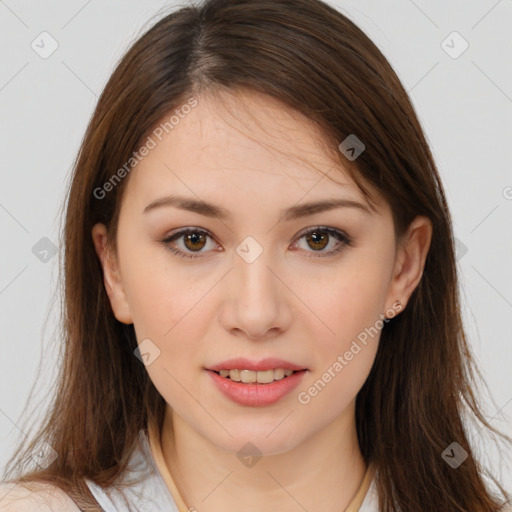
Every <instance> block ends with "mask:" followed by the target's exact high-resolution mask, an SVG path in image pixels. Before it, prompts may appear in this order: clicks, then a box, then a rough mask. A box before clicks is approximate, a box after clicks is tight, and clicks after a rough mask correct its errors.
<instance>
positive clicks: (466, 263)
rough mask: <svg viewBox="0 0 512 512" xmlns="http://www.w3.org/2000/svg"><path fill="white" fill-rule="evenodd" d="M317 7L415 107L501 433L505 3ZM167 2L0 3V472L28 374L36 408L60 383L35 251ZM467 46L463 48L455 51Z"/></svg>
mask: <svg viewBox="0 0 512 512" xmlns="http://www.w3.org/2000/svg"><path fill="white" fill-rule="evenodd" d="M330 3H331V4H333V5H335V6H337V7H338V8H339V9H340V10H341V11H342V12H344V13H345V14H346V15H348V17H349V18H351V19H352V20H353V21H355V22H356V23H357V24H358V25H359V26H360V27H361V28H362V29H363V30H364V31H365V32H366V33H367V34H368V35H369V36H370V37H371V38H372V39H373V41H374V42H375V43H376V44H377V45H378V46H379V47H380V48H381V50H382V51H383V53H384V54H385V55H386V57H387V58H388V59H389V61H390V63H391V65H392V66H393V67H394V68H395V70H396V71H397V73H398V75H399V77H400V79H401V80H402V82H403V83H404V85H405V87H406V89H407V90H408V91H409V94H410V96H411V98H412V101H413V103H414V105H415V108H416V109H417V112H418V114H419V117H420V120H421V123H422V125H423V127H424V130H425V132H426V135H427V138H428V140H429V142H430V144H431V146H432V149H433V152H434V157H435V158H436V161H437V163H438V166H439V169H440V172H441V176H442V179H443V181H444V184H445V187H446V192H447V196H448V201H449V206H450V209H451V213H452V215H453V220H454V231H455V235H456V237H457V239H458V240H459V241H460V242H459V251H458V258H459V263H458V264H459V269H460V278H461V290H462V293H463V308H464V318H465V321H466V326H467V329H468V333H469V334H470V339H471V345H472V349H473V352H474V354H475V356H476V359H477V362H478V365H479V368H480V370H481V371H482V374H483V376H484V378H485V380H486V382H487V384H488V387H489V392H490V395H491V396H492V398H493V400H491V399H490V398H489V395H488V394H487V393H485V388H484V393H483V395H482V400H483V401H484V403H485V414H486V416H487V417H488V419H489V420H490V421H491V422H492V424H493V425H495V426H496V427H498V428H500V429H502V430H506V431H507V433H509V434H510V433H511V432H512V421H511V416H512V375H511V361H512V335H511V328H510V324H509V323H508V322H509V319H510V318H511V317H512V271H511V267H510V263H511V261H512V258H511V255H512V239H511V238H512V237H511V234H512V231H511V225H512V222H511V219H512V171H511V161H512V158H511V157H512V144H511V140H512V67H511V66H512V64H511V63H512V58H511V57H512V30H511V27H512V0H499V1H496V0H478V1H471V2H468V1H467V0H454V1H450V2H446V1H441V0H435V1H427V0H414V1H413V0H388V1H376V0H375V1H370V0H353V1H346V2H330ZM173 5H177V3H173V2H164V1H157V0H152V1H144V2H142V1H135V0H130V1H126V0H124V1H121V0H108V1H105V0H103V1H99V0H89V1H85V0H67V1H64V0H59V1H57V0H53V1H45V2H41V1H36V0H31V1H28V0H27V1H21V0H7V1H0V44H1V46H0V52H1V66H0V116H1V120H2V122H1V133H0V148H1V155H2V162H1V166H0V169H1V170H0V172H1V188H0V227H1V234H2V236H1V249H0V254H1V265H0V332H1V337H0V342H1V349H2V357H1V359H0V389H1V396H0V468H3V466H4V464H5V462H6V461H7V456H8V455H11V446H12V443H13V441H14V440H15V439H17V437H18V436H21V437H23V436H24V435H25V434H26V433H28V430H27V427H26V425H25V423H24V421H26V418H22V417H21V416H20V415H21V412H22V409H23V406H24V405H25V402H26V399H27V397H28V394H29V392H30V389H31V387H32V385H33V384H34V379H35V377H36V375H37V373H38V369H39V371H40V378H39V379H40V380H39V381H38V382H37V394H36V395H35V396H36V398H35V400H36V402H35V403H37V401H38V400H43V402H42V403H43V404H44V403H45V402H44V399H45V397H46V396H47V393H48V389H49V388H50V387H51V382H52V379H53V378H55V375H56V371H57V367H56V360H57V359H56V358H57V354H58V351H59V342H58V332H57V331H56V325H57V322H58V302H57V301H55V298H54V294H53V291H54V289H55V286H56V277H57V273H58V265H59V255H58V254H56V255H55V256H53V257H52V253H51V252H48V253H44V251H43V250H44V249H45V248H48V247H51V245H50V244H49V242H48V241H47V240H43V241H42V242H41V239H43V238H44V237H46V238H48V239H49V240H50V241H51V243H52V244H55V245H56V246H58V245H59V238H60V235H59V230H60V222H61V220H60V219H61V214H60V206H61V204H62V202H63V199H64V192H65V187H66V184H67V180H68V178H69V173H70V170H71V166H72V163H73V159H74V157H75V155H76V153H77V151H78V148H79V144H80V142H81V138H82V136H83V134H84V131H85V128H86V124H87V122H88V120H89V117H90V115H91V114H92V111H93V108H94V106H95V103H96V100H97V97H98V96H99V94H100V92H101V90H102V88H103V86H104V85H105V83H106V81H107V79H108V76H109V75H110V73H111V72H112V70H113V67H114V65H115V63H116V62H117V61H118V59H119V58H120V57H121V55H122V54H123V53H124V52H125V50H126V49H127V48H128V46H129V45H130V43H131V42H132V41H133V40H134V39H135V38H136V37H137V36H138V35H140V31H141V30H142V29H145V28H147V27H148V26H149V25H151V24H152V23H153V21H155V19H153V20H152V21H151V22H150V19H151V18H152V16H153V15H155V14H157V13H158V12H159V11H160V9H161V8H162V7H166V6H167V8H169V7H172V6H173ZM167 10H168V9H167ZM44 31H47V32H48V33H49V34H51V37H52V38H54V39H55V40H56V41H57V43H58V48H57V50H56V51H55V52H54V53H53V54H52V55H50V56H49V57H48V58H46V59H44V58H42V57H41V56H40V54H38V53H36V51H35V50H34V49H33V48H32V47H31V44H32V42H33V41H35V42H34V45H36V44H38V45H39V47H40V48H39V52H41V51H43V48H41V47H42V46H43V43H41V37H42V36H40V34H41V33H42V32H44ZM453 31H457V32H458V33H459V34H460V36H461V37H462V38H463V39H460V38H458V36H453V35H451V36H450V34H452V32H453ZM448 36H450V37H448ZM45 37H47V36H45ZM447 37H448V39H446V38H447ZM464 40H465V41H467V43H468V44H469V47H468V48H467V50H466V51H464V52H463V53H462V54H460V55H458V54H459V53H460V52H461V50H463V49H464ZM443 41H445V43H443ZM49 48H51V47H50V40H49V39H45V40H44V49H45V51H47V50H48V49H49ZM449 53H451V56H450V55H449ZM454 57H457V58H454ZM36 244H38V245H36ZM34 247H36V248H35V249H34V250H33V248H34ZM46 260H47V261H46ZM52 304H53V306H52ZM48 315H49V316H48ZM47 317H48V318H49V320H48V322H47V324H46V323H45V320H46V318H47ZM45 327H46V328H45ZM42 355H43V357H42V360H41V362H42V366H41V367H40V368H38V364H39V362H40V358H41V356H42ZM42 410H43V411H44V407H43V409H42ZM39 414H40V413H39ZM28 419H29V420H30V419H31V418H30V417H29V418H28ZM32 419H33V418H32ZM472 440H473V442H474V444H475V447H476V448H477V449H479V450H480V451H481V456H483V457H484V462H485V463H487V464H489V465H491V466H492V467H493V470H494V471H495V472H496V473H497V474H498V476H499V477H500V478H501V479H502V481H503V482H504V483H505V484H506V486H507V487H508V489H512V471H511V470H510V460H509V459H510V453H508V454H507V456H508V459H507V460H505V461H501V462H502V464H503V465H505V464H507V465H508V470H507V469H506V467H505V466H502V467H501V472H502V473H503V474H501V473H500V466H499V462H500V458H499V457H498V453H497V450H496V449H495V448H494V447H493V446H494V445H490V444H489V443H488V442H487V441H486V439H485V438H484V436H483V435H482V432H479V431H478V430H477V429H475V430H474V431H473V432H472ZM502 455H503V454H502ZM487 460H488V462H487Z"/></svg>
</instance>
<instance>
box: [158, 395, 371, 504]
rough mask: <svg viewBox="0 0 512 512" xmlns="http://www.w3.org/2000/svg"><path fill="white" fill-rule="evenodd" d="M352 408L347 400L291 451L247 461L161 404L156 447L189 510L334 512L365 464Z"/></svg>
mask: <svg viewBox="0 0 512 512" xmlns="http://www.w3.org/2000/svg"><path fill="white" fill-rule="evenodd" d="M354 406H355V402H352V404H351V406H350V407H348V408H347V409H346V410H345V411H344V413H343V415H342V416H341V417H339V418H337V419H335V420H334V421H333V422H332V423H330V424H329V425H328V426H327V427H326V428H324V429H323V430H321V431H319V432H317V433H315V434H314V435H312V436H311V437H309V438H308V439H306V440H305V441H303V442H302V443H300V444H298V445H297V446H295V447H294V448H293V449H291V450H288V451H286V452H283V453H279V454H276V455H267V456H263V457H261V458H260V459H259V460H257V462H256V463H254V464H251V463H250V461H249V462H248V463H247V465H245V464H243V463H242V462H241V461H240V460H239V459H238V457H237V454H236V453H234V452H231V451H227V450H225V449H223V448H221V447H219V446H217V445H216V444H214V443H212V442H211V441H210V440H209V439H207V438H205V437H204V436H202V435H201V434H199V433H198V432H197V431H196V430H194V429H192V428H190V427H189V425H188V424H187V423H186V422H185V421H184V420H183V418H181V417H180V416H178V415H177V414H175V413H173V412H172V410H171V409H170V408H169V407H168V409H167V411H166V416H165V420H164V424H163V429H162V434H161V444H162V453H163V456H164V460H165V463H166V465H167V467H168V469H169V472H170V473H171V475H172V478H173V480H174V481H175V483H176V486H177V488H178V490H179V492H180V494H181V497H182V498H183V500H184V501H185V503H186V504H187V506H188V507H190V509H191V510H193V509H196V510H198V511H199V510H200V511H201V512H221V511H222V512H229V511H231V510H244V512H260V511H261V510H270V509H277V510H280V511H283V512H288V511H289V512H292V511H293V512H296V511H298V510H300V509H301V508H302V509H303V510H323V511H325V512H340V511H343V510H345V509H346V508H347V506H348V505H349V503H350V502H351V501H352V499H353V498H354V496H355V494H356V493H357V490H358V489H359V487H360V485H361V483H362V480H363V478H364V475H365V473H366V470H367V466H366V463H365V461H364V459H363V457H362V454H361V451H360V449H359V444H358V442H357V434H356V428H355V414H354V412H355V409H354ZM241 445H243V443H241ZM253 462H254V461H253ZM241 489H243V492H240V491H241Z"/></svg>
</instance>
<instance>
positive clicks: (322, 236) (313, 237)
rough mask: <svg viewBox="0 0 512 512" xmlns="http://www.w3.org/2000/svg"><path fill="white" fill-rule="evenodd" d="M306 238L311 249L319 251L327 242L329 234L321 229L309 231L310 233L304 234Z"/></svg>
mask: <svg viewBox="0 0 512 512" xmlns="http://www.w3.org/2000/svg"><path fill="white" fill-rule="evenodd" d="M306 240H307V242H308V244H309V246H310V247H311V249H314V250H315V251H321V250H322V249H324V248H325V247H326V246H327V244H328V243H329V235H327V234H326V233H322V232H321V231H310V233H309V234H308V235H306Z"/></svg>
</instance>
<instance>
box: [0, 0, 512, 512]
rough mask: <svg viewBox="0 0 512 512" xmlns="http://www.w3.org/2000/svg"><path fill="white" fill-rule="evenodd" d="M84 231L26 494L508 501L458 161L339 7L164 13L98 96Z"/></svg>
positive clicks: (86, 505) (366, 507) (68, 254)
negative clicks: (474, 342) (454, 211)
mask: <svg viewBox="0 0 512 512" xmlns="http://www.w3.org/2000/svg"><path fill="white" fill-rule="evenodd" d="M64 236H65V269H64V270H65V273H64V281H65V289H64V292H65V331H66V351H65V356H64V362H63V363H64V364H63V366H62V368H63V372H62V374H61V380H60V386H59V389H58V391H57V393H56V397H55V405H54V408H53V409H52V411H51V414H50V415H49V417H48V420H47V422H46V424H45V425H44V427H43V428H42V429H41V432H40V433H39V435H38V436H37V438H36V439H34V440H33V442H32V445H31V446H30V447H29V448H28V450H26V451H25V452H23V453H22V454H20V455H19V456H18V457H16V458H14V459H13V461H11V462H12V464H11V471H10V472H9V474H8V475H11V477H12V475H13V474H14V470H13V468H14V467H15V465H18V464H21V463H22V462H23V461H26V460H28V459H29V458H30V456H31V450H33V449H34V448H35V447H41V446H43V447H44V448H45V450H43V452H44V453H43V455H42V456H41V461H42V462H41V463H40V467H39V468H38V469H37V470H34V471H31V472H28V471H27V472H24V473H22V474H17V475H15V476H14V478H11V485H12V484H15V483H19V484H20V485H17V486H16V487H14V488H11V489H10V492H9V494H8V495H7V496H6V498H5V499H4V500H3V503H4V505H3V506H4V507H10V508H9V509H10V510H23V507H26V508H27V507H28V506H29V504H30V503H31V500H32V501H33V500H38V502H39V503H40V504H46V505H48V506H49V507H51V509H52V510H54V511H56V510H78V509H80V510H102V509H103V510H133V509H136V510H179V511H180V512H184V511H187V510H189V511H191V510H198V511H206V512H216V511H219V510H223V511H225V510H239V509H241V508H242V507H243V510H246V511H247V510H249V511H252V510H254V511H256V510H266V509H269V508H270V507H272V508H276V509H279V510H284V511H287V510H290V511H291V510H299V509H300V508H302V509H305V510H320V509H321V510H328V511H333V512H334V511H340V510H347V511H355V510H360V511H362V512H369V511H383V512H384V511H385V512H388V511H391V510H403V511H415V512H418V511H419V512H422V511H425V512H426V511H429V512H431V511H432V510H443V511H449V510H454V511H455V510H457V511H472V512H480V511H498V510H504V509H503V508H501V505H502V504H503V503H505V502H506V501H507V499H508V498H509V496H508V495H507V494H506V492H505V490H504V489H503V488H502V487H501V486H499V484H498V483H497V482H496V481H495V483H496V484H497V486H498V487H499V489H500V491H501V493H502V495H497V494H496V493H494V492H492V491H491V489H490V488H488V487H487V486H486V484H485V481H484V478H483V477H484V470H483V469H482V467H481V466H480V464H479V463H478V461H476V460H475V458H474V453H473V450H472V448H471V446H470V439H469V438H468V436H467V434H466V431H465V428H464V420H465V417H464V415H465V413H466V412H467V411H469V413H470V416H471V418H472V419H476V420H478V421H479V422H481V423H482V424H483V425H484V426H485V427H486V428H487V429H489V430H490V431H493V432H495V433H497V434H499V432H497V431H496V430H495V429H494V428H493V427H492V426H491V425H490V424H488V423H487V422H486V420H485V418H484V416H483V415H482V413H481V411H480V409H479V406H478V404H477V402H476V399H475V396H474V394H473V387H472V386H473V380H474V379H473V371H474V367H473V362H472V360H471V357H470V355H469V352H468V345H467V342H466V338H465V334H464V330H463V326H462V322H461V315H460V304H459V298H458V291H457V274H456V266H455V259H454V248H453V234H452V228H451V219H450V214H449V211H448V207H447V204H446V199H445V195H444V192H443V187H442V184H441V182H440V178H439V175H438V172H437V169H436V166H435V163H434V161H433V158H432V155H431V152H430V149H429V147H428V145H427V143H426V141H425V137H424V135H423V133H422V130H421V127H420V124H419V122H418V119H417V117H416V115H415V112H414V110H413V107H412V105H411V103H410V101H409V99H408V97H407V94H406V92H405V91H404V89H403V87H402V85H401V84H400V82H399V80H398V78H397V76H396V74H395V73H394V71H393V70H392V68H391V67H390V65H389V64H388V62H387V61H386V59H385V58H384V56H383V55H382V54H381V52H380V51H379V50H378V49H377V48H376V46H375V45H374V44H373V43H372V42H371V41H370V40H369V39H368V38H367V37H366V36H365V34H364V33H363V32H362V31H361V30H359V29H358V28H357V27H356V26H355V25H354V24H353V23H352V22H350V20H348V19H347V18H346V17H344V16H343V15H342V14H340V13H339V12H337V11H335V10H334V9H333V8H331V7H329V6H327V5H326V4H324V3H322V2H320V1H316V0H299V1H293V2H291V1H287V0H277V1H274V0H273V1H270V0H269V1H264V0H262V1H249V0H223V1H220V0H209V1H208V0H207V1H205V2H204V3H203V4H201V5H200V6H198V7H186V8H183V9H180V10H179V11H176V12H174V13H172V14H170V15H168V16H166V17H165V18H163V19H162V20H161V21H159V22H158V23H156V25H155V26H154V27H152V28H151V29H150V30H149V31H148V32H147V33H146V34H144V35H143V36H142V37H141V38H140V39H139V40H138V41H137V42H136V43H135V44H134V45H133V46H132V48H131V49H130V50H129V51H128V53H127V54H126V55H125V56H124V58H123V59H122V61H121V62H120V64H119V65H118V66H117V68H116V70H115V71H114V73H113V75H112V77H111V78H110V80H109V82H108V83H107V85H106V87H105V90H104V92H103V94H102V96H101V98H100V100H99V102H98V105H97V108H96V111H95V113H94V115H93V118H92V119H91V122H90V124H89V127H88V129H87V133H86V135H85V138H84V141H83V144H82V147H81V150H80V152H79V155H78V158H77V161H76V165H75V171H74V176H73V180H72V183H71V187H70V191H69V199H68V208H67V214H66V226H65V233H64ZM503 437H504V438H505V439H507V440H508V441H510V439H509V438H506V437H505V436H503ZM42 442H47V443H48V444H47V445H42V444H41V443H42ZM50 447H51V449H50ZM55 455H57V458H55ZM18 473H19V472H18ZM21 484H24V485H21ZM240 488H243V493H241V492H239V489H240ZM1 503H2V502H0V508H1V507H2V504H1ZM30 506H32V505H30ZM6 509H7V508H6ZM27 509H28V508H27Z"/></svg>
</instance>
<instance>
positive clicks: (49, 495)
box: [0, 482, 80, 512]
mask: <svg viewBox="0 0 512 512" xmlns="http://www.w3.org/2000/svg"><path fill="white" fill-rule="evenodd" d="M34 510H38V511H42V512H80V509H79V508H78V507H77V506H76V504H75V503H74V501H73V500H72V499H71V498H70V497H69V496H68V495H67V494H66V493H65V492H64V491H63V490H62V489H60V488H59V487H57V486H55V485H51V484H48V483H32V482H31V483H6V482H0V512H33V511H34Z"/></svg>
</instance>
